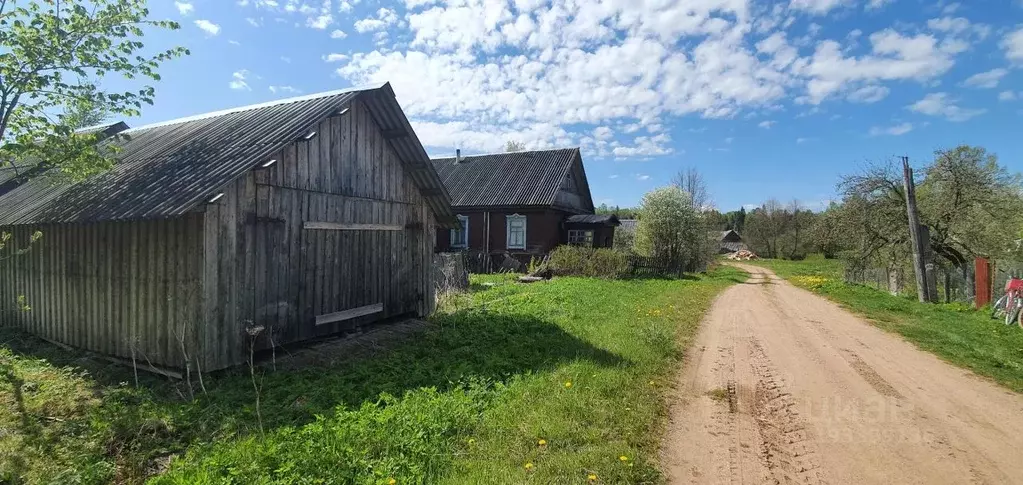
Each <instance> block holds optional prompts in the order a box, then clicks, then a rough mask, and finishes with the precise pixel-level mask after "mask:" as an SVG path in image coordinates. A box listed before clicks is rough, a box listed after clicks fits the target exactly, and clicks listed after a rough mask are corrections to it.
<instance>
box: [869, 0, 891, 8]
mask: <svg viewBox="0 0 1023 485" xmlns="http://www.w3.org/2000/svg"><path fill="white" fill-rule="evenodd" d="M894 1H895V0H870V1H868V2H867V6H866V7H865V8H866V9H867V10H879V9H881V8H884V7H885V6H886V5H888V4H890V3H892V2H894Z"/></svg>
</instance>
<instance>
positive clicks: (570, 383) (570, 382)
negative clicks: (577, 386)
mask: <svg viewBox="0 0 1023 485" xmlns="http://www.w3.org/2000/svg"><path fill="white" fill-rule="evenodd" d="M571 387H572V381H566V382H565V389H570V388H571Z"/></svg>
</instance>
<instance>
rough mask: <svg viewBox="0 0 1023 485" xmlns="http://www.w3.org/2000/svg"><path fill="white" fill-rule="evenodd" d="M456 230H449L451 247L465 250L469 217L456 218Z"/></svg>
mask: <svg viewBox="0 0 1023 485" xmlns="http://www.w3.org/2000/svg"><path fill="white" fill-rule="evenodd" d="M458 225H459V228H458V229H452V230H451V247H453V248H465V247H468V246H469V216H463V215H459V216H458Z"/></svg>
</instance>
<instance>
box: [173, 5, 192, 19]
mask: <svg viewBox="0 0 1023 485" xmlns="http://www.w3.org/2000/svg"><path fill="white" fill-rule="evenodd" d="M174 6H175V7H177V9H178V13H179V14H181V15H184V16H187V15H191V14H192V12H195V6H194V5H192V4H191V3H188V2H174Z"/></svg>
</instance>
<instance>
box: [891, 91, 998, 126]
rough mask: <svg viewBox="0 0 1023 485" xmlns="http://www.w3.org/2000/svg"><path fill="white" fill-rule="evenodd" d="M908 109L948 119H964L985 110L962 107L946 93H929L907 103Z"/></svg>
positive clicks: (980, 113)
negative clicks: (913, 101) (909, 103)
mask: <svg viewBox="0 0 1023 485" xmlns="http://www.w3.org/2000/svg"><path fill="white" fill-rule="evenodd" d="M909 109H910V110H912V111H916V112H917V113H921V114H925V115H929V116H941V117H944V118H945V119H947V120H949V121H966V120H968V119H970V118H973V117H975V116H979V115H982V114H984V113H985V112H987V110H984V109H969V108H962V107H960V106H958V105H956V100H954V99H952V98H950V97H949V95H948V93H931V94H928V95H927V96H924V98H923V99H921V100H920V101H917V102H915V103H913V104H911V105H909Z"/></svg>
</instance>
